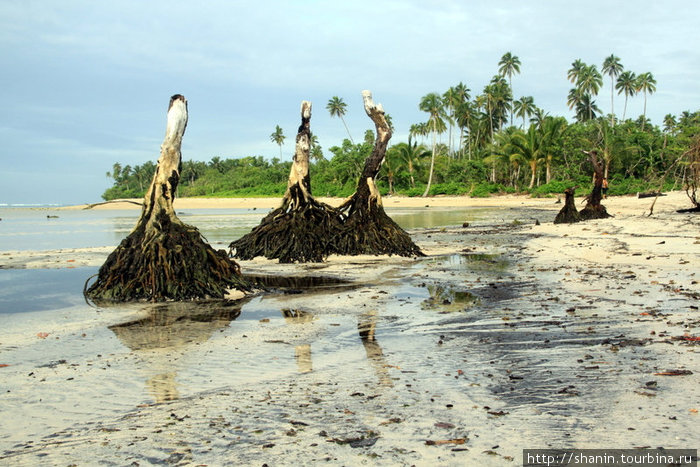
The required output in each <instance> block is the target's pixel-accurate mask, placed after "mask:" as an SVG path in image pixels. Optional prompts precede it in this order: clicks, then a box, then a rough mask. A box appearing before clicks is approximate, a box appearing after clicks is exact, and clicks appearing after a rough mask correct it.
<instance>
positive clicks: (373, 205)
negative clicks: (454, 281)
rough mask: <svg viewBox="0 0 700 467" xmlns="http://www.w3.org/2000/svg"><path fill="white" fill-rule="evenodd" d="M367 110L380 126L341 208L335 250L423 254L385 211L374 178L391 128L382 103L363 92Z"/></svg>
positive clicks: (339, 251) (400, 254) (344, 251)
mask: <svg viewBox="0 0 700 467" xmlns="http://www.w3.org/2000/svg"><path fill="white" fill-rule="evenodd" d="M362 98H363V101H364V106H365V112H367V115H368V116H369V118H371V119H372V121H373V122H374V125H375V127H376V129H377V136H376V138H375V141H374V149H373V150H372V154H371V155H370V156H369V157H368V158H367V160H366V161H365V166H364V168H363V170H362V175H360V180H359V181H358V183H357V190H356V191H355V193H354V194H353V195H352V196H351V197H350V198H348V199H347V200H346V201H345V202H344V203H343V204H342V205H341V206H340V207H338V210H339V211H341V212H342V213H343V215H344V216H345V218H344V222H343V225H342V227H341V228H339V229H338V230H337V231H336V233H335V235H334V236H333V238H332V249H333V252H334V253H338V254H341V255H361V254H370V255H399V256H423V253H422V252H421V251H420V248H418V247H417V246H416V244H415V243H413V241H412V240H411V237H410V236H409V235H408V233H406V231H404V230H403V229H402V228H401V227H399V225H398V224H396V223H395V222H394V221H393V220H392V219H391V218H390V217H389V216H388V215H387V214H386V213H385V212H384V207H383V206H382V198H381V196H380V194H379V190H377V185H376V184H375V181H374V180H375V178H376V176H377V174H378V173H379V169H380V168H381V165H382V161H383V160H384V156H385V154H386V149H387V145H388V144H389V139H391V129H390V128H389V125H388V124H387V121H386V118H385V116H384V109H383V108H382V106H381V105H380V104H377V105H375V104H374V102H373V101H372V94H371V93H370V92H369V91H362Z"/></svg>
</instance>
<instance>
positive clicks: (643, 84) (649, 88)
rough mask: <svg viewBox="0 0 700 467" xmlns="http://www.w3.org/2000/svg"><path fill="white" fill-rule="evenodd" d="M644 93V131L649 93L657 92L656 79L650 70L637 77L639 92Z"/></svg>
mask: <svg viewBox="0 0 700 467" xmlns="http://www.w3.org/2000/svg"><path fill="white" fill-rule="evenodd" d="M639 91H642V92H643V93H644V114H643V115H644V119H643V120H642V131H644V122H645V120H646V118H647V94H654V92H656V80H655V79H654V76H653V75H652V74H651V73H650V72H648V71H647V72H646V73H642V74H641V75H639V76H638V77H637V92H639Z"/></svg>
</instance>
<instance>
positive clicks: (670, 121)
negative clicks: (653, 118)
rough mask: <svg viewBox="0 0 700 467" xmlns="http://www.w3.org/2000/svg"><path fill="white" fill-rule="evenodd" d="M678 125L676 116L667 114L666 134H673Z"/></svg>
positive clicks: (665, 118)
mask: <svg viewBox="0 0 700 467" xmlns="http://www.w3.org/2000/svg"><path fill="white" fill-rule="evenodd" d="M677 124H678V122H676V117H675V115H673V114H666V116H664V132H666V133H671V134H673V133H674V131H675V130H676V125H677Z"/></svg>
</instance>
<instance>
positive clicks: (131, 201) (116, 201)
mask: <svg viewBox="0 0 700 467" xmlns="http://www.w3.org/2000/svg"><path fill="white" fill-rule="evenodd" d="M112 203H131V204H135V205H136V206H143V203H141V202H139V201H134V200H131V199H110V200H109V201H102V202H101V203H92V204H88V205H87V206H85V207H84V208H83V210H86V209H92V208H94V207H95V206H102V205H104V204H112Z"/></svg>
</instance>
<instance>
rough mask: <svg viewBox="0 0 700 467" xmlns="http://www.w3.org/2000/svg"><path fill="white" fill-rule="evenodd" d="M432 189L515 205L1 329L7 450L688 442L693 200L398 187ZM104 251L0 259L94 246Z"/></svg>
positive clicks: (109, 455)
mask: <svg viewBox="0 0 700 467" xmlns="http://www.w3.org/2000/svg"><path fill="white" fill-rule="evenodd" d="M438 200H440V202H442V203H448V204H447V205H452V204H449V203H455V205H459V204H457V203H470V202H476V203H479V204H476V205H479V206H482V205H484V204H481V203H498V204H494V205H498V206H510V208H511V209H512V210H513V212H514V213H516V214H514V215H513V216H512V217H508V219H507V220H504V221H498V220H494V221H493V222H491V223H489V224H479V225H472V226H467V227H462V226H454V227H447V228H437V229H415V230H412V231H411V234H412V236H413V238H414V240H415V242H416V243H417V244H418V245H419V246H420V247H421V248H422V249H423V251H424V252H425V253H426V254H427V255H428V256H427V257H426V258H419V259H415V258H397V257H331V258H329V259H328V261H326V262H324V263H319V264H306V265H280V264H277V263H276V262H273V261H267V260H264V259H256V260H253V261H243V262H241V266H242V268H243V271H244V272H245V273H248V274H257V275H270V276H284V277H292V278H298V279H301V280H300V281H299V282H297V283H293V282H288V283H286V284H280V286H279V290H278V292H277V293H271V294H266V295H262V296H256V297H251V298H249V299H247V300H244V301H241V302H238V303H234V304H231V305H228V306H220V305H216V306H211V305H206V304H205V305H193V304H172V305H169V306H163V305H158V306H146V305H134V306H131V307H115V308H103V309H100V310H99V311H98V312H97V313H96V314H94V313H93V315H88V314H86V316H85V317H84V318H83V321H81V324H75V325H73V327H72V328H68V329H66V328H62V327H61V323H60V320H57V321H56V323H55V325H53V327H51V326H49V325H46V326H43V327H42V329H45V330H46V331H47V332H48V333H49V334H50V335H49V336H47V337H46V338H38V337H36V336H34V335H32V336H31V339H33V340H34V342H33V343H32V344H31V345H29V344H27V341H28V339H29V338H28V337H26V336H11V338H12V339H14V340H12V344H13V345H12V346H14V347H16V348H17V350H13V348H11V347H12V346H10V348H8V345H7V344H6V340H5V339H4V340H3V342H2V353H0V357H2V358H4V359H5V360H3V361H0V363H1V364H8V365H10V366H8V367H4V368H0V371H2V375H3V389H5V391H2V392H3V394H2V395H1V396H0V397H2V399H3V400H2V403H3V407H4V412H5V416H4V417H3V420H2V421H1V422H0V435H1V436H2V437H1V438H0V459H2V460H3V462H7V463H11V464H13V465H35V464H37V463H42V464H52V465H56V464H58V465H61V464H64V465H68V464H71V463H75V464H78V465H89V464H91V463H95V462H98V461H103V462H106V463H114V464H116V465H128V464H131V463H133V462H137V463H138V464H140V465H149V464H158V463H166V464H173V465H200V464H207V465H222V464H226V463H230V464H239V465H262V464H264V463H267V464H268V465H289V464H307V465H308V464H315V463H323V464H328V465H379V464H381V465H413V464H415V465H520V464H521V463H522V458H521V455H522V449H524V448H612V447H614V448H632V447H640V446H649V447H659V446H663V447H665V448H693V447H696V445H697V439H699V438H700V428H698V426H700V424H698V412H697V411H698V409H700V407H699V405H700V402H699V401H700V397H699V396H700V390H699V389H698V387H699V385H698V379H697V378H698V374H700V361H699V360H698V356H697V350H698V339H697V337H698V336H699V335H700V330H699V329H698V325H699V324H700V314H699V312H698V304H699V303H700V300H699V298H700V287H699V286H698V280H699V276H700V218H698V216H697V215H692V214H677V213H676V212H675V210H676V209H678V208H684V207H689V203H688V201H687V198H685V194H684V193H672V194H670V195H669V196H664V197H661V198H659V199H658V201H657V202H656V205H655V207H654V215H652V216H651V217H647V216H646V214H648V212H649V206H650V205H651V202H652V200H650V199H636V198H632V197H621V198H611V199H608V200H605V201H604V204H605V205H606V207H607V209H608V211H609V212H610V213H611V214H613V215H614V216H615V217H614V218H611V219H605V220H597V221H589V222H585V223H579V224H573V225H553V224H552V223H551V221H552V219H553V218H554V216H555V215H556V212H557V211H558V209H560V207H561V205H560V204H554V200H553V199H539V200H532V199H528V198H519V197H508V198H495V199H488V200H470V199H469V198H462V199H460V198H430V199H428V200H425V199H420V200H411V202H419V203H422V206H424V205H426V204H429V205H431V206H433V205H437V203H438ZM179 201H183V202H184V201H186V200H179ZM394 201H398V202H399V203H401V202H403V200H396V199H392V198H387V199H385V205H387V206H390V205H391V203H392V202H394ZM237 202H240V200H238V201H237ZM268 202H269V203H272V204H270V205H267V204H264V203H268ZM407 202H408V201H407ZM251 203H253V204H250V205H247V206H249V207H250V206H253V207H257V208H260V209H262V208H265V207H273V206H275V205H276V204H275V203H276V201H274V200H265V201H260V200H256V201H254V202H252V201H251ZM258 203H261V204H258ZM399 203H396V204H399ZM578 205H579V206H581V205H580V204H578ZM208 207H211V206H210V205H208ZM236 207H239V206H236ZM180 208H181V209H185V207H184V206H180ZM188 208H189V206H188ZM523 209H527V211H524V210H523ZM518 212H527V215H526V216H521V217H518V216H517V213H518ZM514 219H515V220H514ZM535 220H537V221H539V223H540V225H535ZM86 250H87V249H86ZM109 251H110V250H106V251H104V250H94V249H90V250H88V251H83V250H81V249H75V250H71V251H56V250H54V251H47V252H13V253H12V254H11V255H4V256H0V264H2V265H3V267H16V268H17V267H23V265H24V266H25V267H27V266H29V265H30V264H33V265H34V267H43V268H46V267H55V266H52V265H55V264H62V260H65V258H67V257H70V258H74V259H75V263H79V264H76V265H79V266H86V267H92V268H96V267H97V266H99V265H100V264H102V262H103V261H104V259H105V258H106V255H107V254H108V253H109ZM8 257H12V258H13V259H12V261H13V262H12V263H9V262H8V260H7V259H6V258H8ZM86 269H87V268H86ZM316 277H326V278H327V277H331V278H335V279H337V280H340V279H342V280H346V281H349V282H350V284H349V285H347V284H337V283H330V284H328V283H326V284H319V281H316V282H315V283H314V280H312V279H311V278H316ZM304 278H306V280H304ZM193 309H194V310H196V312H195V313H194V317H193V313H192V311H193ZM20 350H21V352H20ZM16 420H23V423H18V422H17V421H16Z"/></svg>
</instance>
